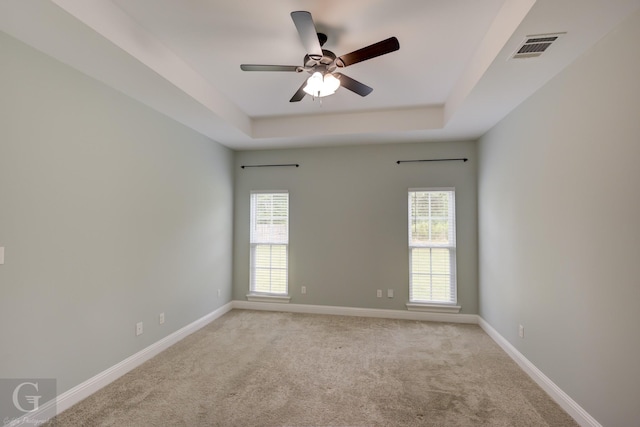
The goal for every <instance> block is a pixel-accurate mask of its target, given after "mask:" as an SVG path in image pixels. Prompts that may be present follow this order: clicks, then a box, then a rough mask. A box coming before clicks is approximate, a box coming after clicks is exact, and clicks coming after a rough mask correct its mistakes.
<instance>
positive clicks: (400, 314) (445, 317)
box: [231, 300, 478, 324]
mask: <svg viewBox="0 0 640 427" xmlns="http://www.w3.org/2000/svg"><path fill="white" fill-rule="evenodd" d="M231 304H232V307H233V308H237V309H242V310H266V311H283V312H290V313H307V314H331V315H338V316H356V317H379V318H384V319H403V320H427V321H432V322H451V323H472V324H477V323H478V316H476V315H475V314H459V313H428V312H418V311H407V310H388V309H381V308H358V307H338V306H330V305H310V304H281V303H274V302H252V301H237V300H236V301H232V302H231Z"/></svg>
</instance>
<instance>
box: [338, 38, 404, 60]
mask: <svg viewBox="0 0 640 427" xmlns="http://www.w3.org/2000/svg"><path fill="white" fill-rule="evenodd" d="M398 49H400V43H399V42H398V39H397V38H395V37H389V38H388V39H386V40H382V41H381V42H378V43H374V44H372V45H370V46H367V47H363V48H362V49H358V50H356V51H353V52H351V53H347V54H346V55H342V56H341V57H339V58H338V59H337V60H336V65H338V66H339V67H348V66H349V65H353V64H356V63H358V62H362V61H366V60H367V59H371V58H375V57H377V56H381V55H385V54H387V53H391V52H395V51H396V50H398Z"/></svg>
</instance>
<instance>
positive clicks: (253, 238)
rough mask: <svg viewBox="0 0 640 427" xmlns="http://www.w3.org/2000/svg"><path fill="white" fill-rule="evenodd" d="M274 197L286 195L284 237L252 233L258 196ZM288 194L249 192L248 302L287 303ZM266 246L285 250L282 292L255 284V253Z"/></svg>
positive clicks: (270, 268)
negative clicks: (281, 247) (280, 247)
mask: <svg viewBox="0 0 640 427" xmlns="http://www.w3.org/2000/svg"><path fill="white" fill-rule="evenodd" d="M265 194H267V195H269V194H270V195H275V194H286V195H287V212H286V217H285V219H286V233H285V234H284V236H271V237H269V236H260V233H257V232H254V231H255V230H256V219H257V215H256V208H257V206H256V201H257V196H258V195H265ZM289 206H290V205H289V192H288V191H286V190H276V191H251V199H250V219H249V222H250V226H249V246H250V272H249V294H248V295H247V299H248V300H249V301H268V302H289V297H288V292H289V219H290V215H289V211H290V209H289ZM271 218H274V217H271ZM261 246H268V247H269V250H270V251H271V250H273V248H274V247H276V246H284V248H285V267H284V271H285V283H284V292H274V291H273V289H269V290H266V289H259V288H258V286H257V284H256V278H257V274H256V271H257V265H256V251H257V249H258V247H261ZM269 270H274V271H275V270H282V268H273V267H271V266H270V267H269Z"/></svg>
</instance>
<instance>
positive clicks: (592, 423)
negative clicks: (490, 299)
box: [8, 300, 602, 427]
mask: <svg viewBox="0 0 640 427" xmlns="http://www.w3.org/2000/svg"><path fill="white" fill-rule="evenodd" d="M232 309H243V310H266V311H282V312H291V313H308V314H329V315H339V316H357V317H376V318H385V319H403V320H424V321H433V322H451V323H470V324H479V325H480V327H481V328H482V329H483V330H484V331H485V332H486V333H487V335H489V336H490V337H491V338H492V339H493V340H494V341H495V342H496V343H497V344H498V345H499V346H500V347H501V348H502V349H503V350H504V351H505V352H506V353H507V354H508V355H509V356H510V357H511V358H512V359H513V360H514V361H515V362H516V363H517V364H518V365H519V366H520V367H521V368H522V369H523V370H524V371H525V372H526V373H527V374H528V375H529V376H530V377H531V378H532V379H533V380H534V381H535V382H536V383H537V384H538V385H539V386H540V387H542V389H543V390H544V391H545V392H546V393H547V394H549V396H551V398H552V399H553V400H555V401H556V403H558V404H559V405H560V406H561V407H562V408H563V409H564V410H565V411H566V412H567V413H568V414H569V415H571V416H572V417H573V418H574V419H575V420H576V421H577V422H578V424H580V425H581V426H582V427H602V425H601V424H600V423H599V422H598V421H597V420H596V419H595V418H593V417H592V416H591V415H589V413H588V412H587V411H585V410H584V409H583V408H582V407H581V406H580V405H578V404H577V403H576V402H575V401H574V400H573V399H571V397H569V395H568V394H566V393H565V392H564V391H562V389H560V387H558V386H557V385H556V384H555V383H554V382H553V381H551V379H549V378H548V377H547V376H546V375H545V374H544V373H542V371H540V370H539V369H538V368H537V367H536V366H535V365H534V364H533V363H531V362H530V361H529V360H528V359H527V358H526V357H524V355H522V353H520V352H519V351H518V350H517V349H516V348H515V347H514V346H513V345H511V343H509V341H507V340H506V339H505V338H504V337H503V336H502V335H500V334H499V333H498V331H496V330H495V329H494V328H493V327H492V326H491V325H489V323H487V322H486V321H485V320H484V319H483V318H482V317H480V316H477V315H475V314H459V313H458V314H455V313H426V312H415V311H404V310H388V309H375V308H358V307H338V306H325V305H308V304H284V303H270V302H266V303H265V302H251V301H237V300H236V301H231V302H229V303H227V304H225V305H224V306H222V307H220V308H218V309H217V310H215V311H213V312H211V313H209V314H207V315H206V316H203V317H201V318H200V319H198V320H196V321H195V322H193V323H190V324H189V325H187V326H185V327H183V328H181V329H179V330H177V331H175V332H174V333H172V334H171V335H168V336H166V337H165V338H163V339H161V340H160V341H157V342H155V343H154V344H152V345H150V346H149V347H147V348H145V349H143V350H141V351H139V352H137V353H136V354H134V355H132V356H130V357H128V358H126V359H125V360H123V361H122V362H120V363H118V364H116V365H114V366H112V367H110V368H109V369H106V370H105V371H103V372H101V373H99V374H97V375H95V376H94V377H92V378H89V379H88V380H87V381H85V382H83V383H81V384H79V385H77V386H75V387H74V388H72V389H70V390H68V391H66V392H64V393H62V394H61V395H59V396H58V397H57V398H56V399H55V401H54V400H52V401H49V402H47V403H45V404H43V405H41V406H40V408H39V409H38V410H37V411H35V412H32V413H30V414H28V416H25V417H22V418H18V419H16V420H14V421H12V422H10V423H9V424H8V425H9V426H12V427H13V426H33V425H38V424H40V423H43V422H45V421H47V420H48V419H49V418H51V417H52V416H53V415H55V414H53V413H52V412H53V406H54V403H55V406H56V408H55V409H56V414H59V413H61V412H62V411H64V410H66V409H68V408H70V407H71V406H73V405H75V404H76V403H78V402H80V401H81V400H83V399H85V398H87V397H89V396H90V395H92V394H93V393H95V392H96V391H98V390H100V389H101V388H103V387H104V386H106V385H108V384H110V383H112V382H113V381H115V380H117V379H118V378H120V377H121V376H123V375H124V374H126V373H127V372H129V371H131V370H133V369H134V368H136V367H138V366H140V365H141V364H142V363H144V362H146V361H147V360H149V359H151V358H152V357H154V356H156V355H157V354H159V353H161V352H162V351H164V350H166V349H167V348H169V347H170V346H172V345H173V344H175V343H177V342H178V341H180V340H182V339H184V338H185V337H187V336H188V335H190V334H192V333H194V332H195V331H197V330H198V329H200V328H202V327H204V326H206V325H207V324H209V323H211V322H213V321H214V320H216V319H217V318H219V317H220V316H222V315H223V314H225V313H227V312H229V311H230V310H232ZM34 420H38V423H37V424H36V423H34Z"/></svg>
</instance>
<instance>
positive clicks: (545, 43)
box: [510, 33, 566, 59]
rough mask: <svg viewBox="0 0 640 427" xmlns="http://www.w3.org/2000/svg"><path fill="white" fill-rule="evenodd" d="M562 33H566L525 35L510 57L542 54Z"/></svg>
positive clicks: (527, 56) (531, 56) (532, 56)
mask: <svg viewBox="0 0 640 427" xmlns="http://www.w3.org/2000/svg"><path fill="white" fill-rule="evenodd" d="M564 34H566V33H554V34H538V35H534V36H527V37H525V38H524V41H523V42H522V43H520V45H518V48H517V49H516V51H515V52H514V53H513V55H511V57H510V59H521V58H536V57H538V56H540V55H542V53H543V52H544V51H546V50H547V49H548V48H549V46H551V44H552V43H554V42H555V41H556V40H558V38H560V36H562V35H564Z"/></svg>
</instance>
